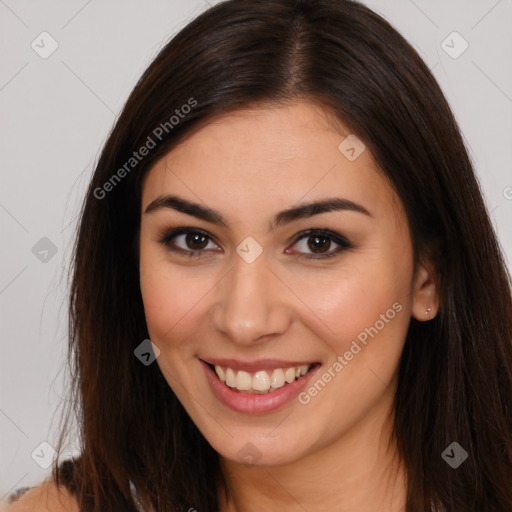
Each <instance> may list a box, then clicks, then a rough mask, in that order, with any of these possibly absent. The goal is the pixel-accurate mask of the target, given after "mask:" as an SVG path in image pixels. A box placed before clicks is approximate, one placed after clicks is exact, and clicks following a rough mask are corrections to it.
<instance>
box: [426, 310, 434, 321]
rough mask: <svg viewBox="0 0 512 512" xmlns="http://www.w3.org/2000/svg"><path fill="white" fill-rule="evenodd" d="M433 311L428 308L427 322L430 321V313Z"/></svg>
mask: <svg viewBox="0 0 512 512" xmlns="http://www.w3.org/2000/svg"><path fill="white" fill-rule="evenodd" d="M431 311H432V308H427V311H426V312H425V315H426V316H427V320H430V312H431Z"/></svg>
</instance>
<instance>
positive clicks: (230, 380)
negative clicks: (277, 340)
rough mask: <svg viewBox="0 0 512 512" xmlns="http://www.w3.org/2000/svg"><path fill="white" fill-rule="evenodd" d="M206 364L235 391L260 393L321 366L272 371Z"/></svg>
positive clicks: (312, 365) (292, 380) (272, 389)
mask: <svg viewBox="0 0 512 512" xmlns="http://www.w3.org/2000/svg"><path fill="white" fill-rule="evenodd" d="M206 364H208V366H209V367H210V368H211V369H212V371H213V373H215V374H216V375H217V377H218V379H219V380H220V381H222V382H224V384H225V385H226V386H228V387H230V388H231V389H232V390H233V391H238V392H240V393H247V394H259V395H264V394H267V393H272V392H274V391H276V390H278V389H280V388H283V387H285V386H287V385H288V384H291V383H293V382H295V381H296V380H300V379H302V378H303V377H304V376H306V375H307V374H308V373H309V372H310V371H312V370H313V369H314V368H316V367H318V366H320V363H313V364H306V365H301V366H290V367H287V368H275V369H273V370H272V371H267V370H259V371H257V372H246V371H244V370H236V369H233V368H229V367H226V366H224V367H223V366H220V365H213V364H211V363H206Z"/></svg>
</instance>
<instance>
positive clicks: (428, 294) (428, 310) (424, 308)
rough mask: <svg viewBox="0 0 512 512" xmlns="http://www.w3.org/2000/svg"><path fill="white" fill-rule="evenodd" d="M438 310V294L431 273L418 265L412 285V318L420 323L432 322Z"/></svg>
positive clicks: (427, 268) (425, 267)
mask: <svg viewBox="0 0 512 512" xmlns="http://www.w3.org/2000/svg"><path fill="white" fill-rule="evenodd" d="M438 310H439V293H438V289H437V285H436V281H435V279H434V274H433V272H432V271H431V270H430V269H429V267H428V266H425V265H419V267H418V272H417V273H416V279H415V281H414V284H413V300H412V316H413V317H414V318H415V319H416V320H419V321H420V322H426V321H428V320H432V319H433V318H434V317H435V316H436V315H437V312H438Z"/></svg>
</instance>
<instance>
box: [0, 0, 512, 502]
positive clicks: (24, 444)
mask: <svg viewBox="0 0 512 512" xmlns="http://www.w3.org/2000/svg"><path fill="white" fill-rule="evenodd" d="M210 1H211V2H213V0H210ZM365 3H366V4H367V5H369V6H370V7H372V8H373V9H375V10H376V11H377V12H379V13H380V14H382V15H383V16H384V17H385V18H386V19H388V20H389V21H390V22H391V23H392V24H393V25H394V26H395V27H396V28H397V29H398V30H399V31H400V32H401V33H402V34H403V35H404V36H405V37H406V38H407V39H408V40H409V41H410V42H411V43H412V44H413V46H414V47H415V48H416V49H417V50H418V51H419V53H420V55H421V56H422V57H423V59H424V60H425V61H426V62H427V64H428V65H429V67H430V68H431V69H432V70H433V73H434V75H435V76H436V78H437V80H438V81H439V83H440V85H441V87H442V89H443V91H444V92H445V94H446V95H447V97H448V100H449V102H450V104H451V106H452V108H453V110H454V112H455V115H456V117H457V119H458V121H459V123H460V126H461V128H462V131H463V134H464V137H465V139H466V141H467V144H468V146H469V148H470V153H471V156H472V158H473V160H474V163H475V166H476V169H477V172H478V175H479V177H480V180H481V183H482V186H483V188H484V192H485V195H486V200H487V204H488V206H489V210H490V211H492V218H493V222H494V224H495V226H496V229H497V231H498V235H499V237H500V240H501V243H502V245H503V247H504V250H505V253H506V255H507V256H508V261H509V262H510V261H511V260H512V257H511V255H512V229H511V227H510V219H511V214H512V172H511V161H512V150H511V146H512V144H511V142H512V137H511V135H512V69H511V62H512V59H511V57H512V51H511V50H512V31H511V30H510V26H511V25H512V24H511V21H512V0H499V1H498V0H428V1H427V0H385V1H382V0H381V1H377V0H368V1H366V2H365ZM206 7H208V2H207V0H168V1H162V0H159V1H152V2H143V1H142V0H139V1H137V0H129V1H121V0H116V1H114V0H110V1H106V0H104V1H99V0H89V1H86V0H73V1H69V0H66V1H64V0H59V1H52V2H49V1H46V2H35V1H33V2H30V1H28V0H27V1H24V0H0V48H1V64H0V120H1V137H0V161H1V187H0V223H1V247H2V250H1V257H2V259H1V275H0V314H1V336H2V338H1V355H0V499H2V498H3V497H5V495H6V494H7V493H8V492H11V491H12V490H13V489H14V488H16V487H20V486H25V485H27V486H30V485H35V484H36V483H38V482H40V481H41V480H42V479H44V478H45V477H46V476H48V475H49V471H50V470H49V469H43V468H41V467H40V466H39V465H38V464H37V463H36V462H35V461H34V460H33V459H32V458H31V454H32V453H33V452H34V450H35V449H36V448H37V450H36V452H35V455H34V458H35V459H36V460H41V461H44V460H45V458H46V459H48V458H51V450H50V451H49V450H48V448H47V447H45V445H43V446H42V447H39V445H40V443H41V442H44V441H46V442H48V443H50V445H51V444H55V440H56V438H57V426H58V416H57V415H55V416H54V414H55V413H56V412H58V410H59V409H58V405H59V403H61V399H62V397H63V396H65V395H64V393H65V391H66V383H65V379H64V377H65V374H64V373H63V372H62V368H61V367H62V364H63V361H64V355H65V350H66V343H67V340H66V328H67V312H66V300H67V284H66V280H67V269H68V264H69V256H70V250H71V241H72V240H71V235H72V233H73V229H74V227H75V222H76V215H77V212H78V211H79V206H80V201H81V199H82V197H83V194H84V191H85V187H86V185H87V183H88V180H89V178H90V176H91V173H92V169H93V165H94V162H95V159H96V158H97V156H98V154H99V151H100V148H101V146H102V144H103V142H104V140H105V138H106V136H107V134H108V132H109V130H110V128H111V126H112V124H113V122H114V120H115V118H116V115H117V114H118V113H119V111H120V109H121V107H122V105H123V104H124V102H125V100H126V98H127V96H128V94H129V92H130V90H131V89H132V87H133V86H134V85H135V83H136V80H137V79H138V77H139V76H140V74H141V73H142V72H143V70H144V69H145V68H146V66H147V65H148V64H149V62H150V61H151V59H152V58H153V57H154V56H155V55H156V53H157V51H158V50H159V49H160V48H161V46H162V45H163V44H164V42H165V41H167V40H168V38H169V37H170V36H171V35H172V34H174V33H175V32H176V31H177V30H178V29H180V28H181V27H183V26H184V25H185V24H186V23H187V22H188V21H189V20H191V19H192V18H193V17H195V16H196V15H197V14H198V13H200V12H201V11H203V10H204V9H205V8H206ZM43 31H47V32H49V33H50V34H51V36H52V37H53V38H54V39H55V40H56V41H57V43H58V49H57V50H56V51H55V52H54V53H53V54H52V55H51V56H50V57H48V58H47V59H43V58H41V57H40V55H39V54H38V53H36V52H35V51H34V50H33V49H32V47H31V44H32V41H35V43H34V44H39V46H40V47H42V46H43V44H44V48H46V49H48V48H49V40H48V39H46V40H45V41H44V42H43V43H42V42H41V38H40V37H39V35H40V34H41V32H43ZM453 31H457V32H458V33H459V34H460V35H461V36H462V37H463V38H464V39H465V40H466V41H467V42H468V44H469V48H468V49H467V51H465V52H464V53H463V54H462V55H461V56H460V57H458V58H457V59H453V58H452V57H450V56H449V55H448V54H447V53H446V52H445V50H444V49H443V46H442V44H443V41H444V40H446V38H447V36H449V35H450V34H451V33H452V32H453ZM452 41H453V42H452ZM447 44H448V45H450V46H452V47H453V48H452V50H451V51H452V52H453V51H458V50H459V49H460V48H461V46H460V45H461V44H463V43H462V42H461V41H459V40H457V39H453V38H452V39H450V38H449V39H448V40H447V42H446V43H444V45H447ZM42 237H47V238H48V239H50V240H51V242H52V243H53V244H55V246H56V248H57V253H56V254H55V255H54V256H53V257H49V256H51V253H50V254H49V255H48V256H47V258H48V260H47V261H46V262H43V261H40V259H39V258H38V257H36V255H35V254H34V253H33V252H32V248H33V246H34V245H35V244H36V243H37V242H38V241H39V240H40V239H41V238H42ZM39 257H40V258H41V257H44V254H42V253H40V254H39ZM509 266H510V263H509ZM105 342H108V340H105ZM74 450H76V446H70V447H69V451H68V452H67V453H72V452H73V451H74ZM37 455H39V458H38V457H37Z"/></svg>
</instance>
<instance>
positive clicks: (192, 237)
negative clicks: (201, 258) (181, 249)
mask: <svg viewBox="0 0 512 512" xmlns="http://www.w3.org/2000/svg"><path fill="white" fill-rule="evenodd" d="M185 244H186V245H187V247H188V248H189V249H192V250H197V249H204V248H205V247H206V246H207V245H208V237H207V236H204V235H201V234H200V233H189V234H188V235H186V236H185Z"/></svg>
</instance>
